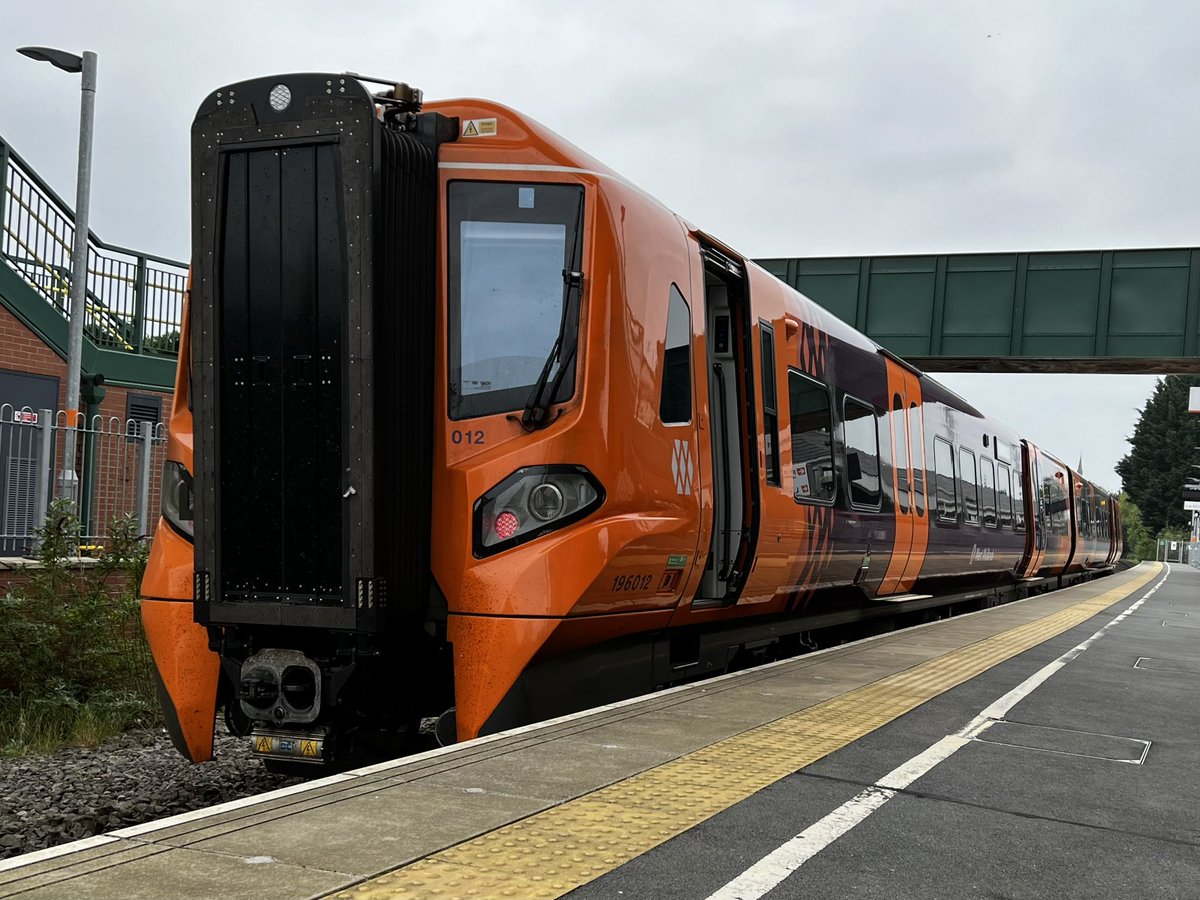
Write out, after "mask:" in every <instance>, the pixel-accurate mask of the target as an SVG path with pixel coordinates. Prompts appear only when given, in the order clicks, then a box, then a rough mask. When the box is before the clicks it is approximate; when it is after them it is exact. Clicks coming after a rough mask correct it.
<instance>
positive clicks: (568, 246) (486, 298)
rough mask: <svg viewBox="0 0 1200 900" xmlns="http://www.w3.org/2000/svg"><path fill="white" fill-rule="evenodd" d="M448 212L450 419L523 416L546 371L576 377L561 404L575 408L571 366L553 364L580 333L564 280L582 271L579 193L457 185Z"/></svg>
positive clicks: (565, 188)
mask: <svg viewBox="0 0 1200 900" xmlns="http://www.w3.org/2000/svg"><path fill="white" fill-rule="evenodd" d="M449 204H450V216H449V219H450V223H449V224H450V233H449V236H448V238H449V247H448V254H447V258H448V263H449V299H450V309H449V326H450V335H449V337H450V340H449V344H450V347H449V350H450V354H449V356H450V359H449V363H450V371H449V382H450V416H451V418H454V419H465V418H470V417H473V416H484V415H490V414H493V413H498V412H509V411H512V410H516V409H520V408H521V407H523V406H524V405H525V403H526V401H527V399H528V398H529V396H530V394H531V392H532V391H533V386H534V385H535V384H536V383H537V381H538V378H539V376H540V375H541V374H542V371H543V369H545V368H546V366H547V363H548V361H549V366H550V368H549V373H548V374H549V378H551V379H553V378H554V377H555V376H557V374H558V368H559V366H561V365H564V364H565V365H567V366H568V367H570V370H569V371H568V372H566V373H564V377H563V379H562V384H561V386H560V389H559V396H558V397H557V398H555V399H556V400H557V401H561V400H565V399H567V398H569V397H570V396H571V394H572V393H573V391H574V378H573V370H574V365H575V361H574V359H573V358H570V359H565V360H564V359H560V358H555V359H551V357H552V356H553V355H554V350H555V344H556V342H557V341H558V339H559V333H560V330H561V331H562V333H563V344H562V351H561V352H560V353H559V354H558V356H559V357H563V356H565V348H566V347H568V346H569V344H570V341H571V340H573V339H574V336H575V334H576V332H577V330H578V327H579V309H578V304H577V302H576V301H575V299H574V298H575V297H577V295H578V292H577V291H568V290H567V289H566V287H567V282H566V275H565V273H566V272H577V271H578V270H579V268H580V260H579V256H580V236H579V233H578V232H579V224H578V223H579V221H580V219H581V217H582V211H583V189H582V188H580V187H576V186H573V185H547V184H537V185H535V184H513V183H497V182H464V181H459V182H453V183H452V184H451V185H450V194H449ZM564 303H568V304H569V306H568V308H566V309H564Z"/></svg>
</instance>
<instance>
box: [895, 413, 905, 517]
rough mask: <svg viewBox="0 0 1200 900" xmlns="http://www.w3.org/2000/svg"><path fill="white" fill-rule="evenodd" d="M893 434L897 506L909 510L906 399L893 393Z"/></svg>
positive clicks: (901, 509) (903, 510)
mask: <svg viewBox="0 0 1200 900" xmlns="http://www.w3.org/2000/svg"><path fill="white" fill-rule="evenodd" d="M892 435H893V436H894V437H895V439H896V506H897V507H898V508H899V510H900V512H902V513H907V512H908V425H907V421H906V419H905V417H904V401H903V400H902V399H901V398H900V395H899V394H893V395H892Z"/></svg>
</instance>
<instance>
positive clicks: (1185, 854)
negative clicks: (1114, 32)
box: [0, 563, 1200, 900]
mask: <svg viewBox="0 0 1200 900" xmlns="http://www.w3.org/2000/svg"><path fill="white" fill-rule="evenodd" d="M1198 643H1200V571H1197V570H1195V569H1192V568H1189V567H1186V566H1180V565H1173V566H1166V565H1162V564H1159V563H1143V564H1142V565H1140V566H1137V567H1135V568H1133V569H1130V570H1128V571H1125V572H1122V573H1119V574H1116V575H1113V576H1109V577H1105V578H1099V579H1096V580H1094V581H1090V582H1087V583H1084V584H1080V585H1077V586H1075V587H1072V588H1067V589H1065V590H1061V591H1057V592H1054V593H1051V594H1045V595H1041V596H1037V597H1033V598H1030V599H1028V600H1023V601H1020V602H1018V603H1010V604H1006V605H1004V606H1000V607H996V608H993V609H988V610H984V611H981V612H977V613H972V614H970V615H965V616H959V617H955V618H952V619H948V620H943V621H939V622H934V623H931V624H929V625H924V626H920V627H917V628H911V629H907V630H904V631H900V632H891V633H888V634H885V635H880V636H878V637H874V638H870V639H867V640H863V641H859V642H856V643H853V644H846V645H842V646H839V647H836V648H832V649H829V650H825V651H821V652H817V653H812V654H807V655H805V656H801V657H797V658H794V659H790V660H784V661H781V662H778V663H772V664H770V665H767V666H763V667H760V668H757V669H752V670H748V671H744V672H739V673H736V674H732V675H727V676H723V677H721V678H717V679H713V680H710V681H706V682H703V683H698V684H694V685H689V686H686V687H682V688H675V689H671V690H667V691H663V692H660V693H657V694H652V695H649V696H646V697H642V698H637V699H634V700H631V701H626V702H623V703H619V704H613V705H610V706H606V707H601V708H599V709H595V710H590V711H588V712H585V713H580V714H577V715H573V716H568V717H564V718H562V719H556V720H553V721H550V722H545V723H540V724H537V725H533V726H529V727H526V728H522V729H517V730H514V731H510V732H505V733H503V734H500V735H494V736H490V737H487V738H482V739H479V740H476V741H471V742H467V743H464V744H460V745H457V746H454V747H448V748H442V749H439V750H435V751H431V752H429V753H424V754H420V755H418V756H412V757H407V758H403V759H399V760H394V761H391V762H387V763H382V764H379V765H376V766H370V767H367V768H363V769H359V770H356V771H353V772H348V773H344V774H341V775H335V776H330V777H328V778H323V779H320V780H318V781H314V782H309V783H307V784H303V785H296V786H294V787H290V788H285V789H282V790H279V791H275V792H272V793H270V794H264V795H260V796H258V797H253V798H248V799H246V800H241V801H236V802H233V803H227V804H223V805H221V806H218V807H213V808H211V809H207V810H202V811H197V812H194V813H188V814H185V815H181V816H176V817H174V818H171V819H165V820H162V821H159V822H152V823H147V824H145V825H140V826H136V827H132V828H125V829H122V830H120V831H115V832H112V833H110V834H107V835H102V836H99V837H94V838H89V839H86V840H83V841H79V842H76V843H74V844H68V845H64V846H62V847H57V848H52V849H50V850H46V851H40V852H37V853H32V854H28V855H26V856H24V857H17V858H15V859H12V860H8V861H6V862H4V863H0V896H19V897H22V898H27V900H47V898H118V897H119V898H160V897H219V898H223V900H236V898H243V897H244V898H247V900H262V898H265V897H269V898H272V900H290V898H306V897H330V896H332V897H337V898H359V900H366V898H385V897H386V898H434V897H486V898H499V897H517V898H550V897H559V896H563V895H567V894H569V895H570V896H571V897H572V898H587V900H592V898H610V897H611V898H616V897H631V896H653V897H656V898H675V897H678V898H721V900H733V898H740V900H751V898H758V897H770V898H772V900H775V898H782V897H796V896H801V895H804V896H818V897H819V896H845V897H880V898H883V897H887V898H895V897H922V898H932V897H962V896H1005V897H1008V896H1019V897H1043V896H1044V897H1061V896H1087V897H1121V898H1123V900H1124V898H1127V897H1129V896H1138V897H1148V896H1163V897H1195V896H1197V895H1198V894H1200V812H1198V810H1200V777H1197V776H1198V775H1200V747H1198V745H1197V741H1196V736H1197V734H1200V703H1198V702H1197V697H1196V694H1197V691H1196V688H1197V684H1198V682H1200V653H1198V652H1197V649H1198Z"/></svg>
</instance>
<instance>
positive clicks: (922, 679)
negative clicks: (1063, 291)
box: [337, 567, 1161, 900]
mask: <svg viewBox="0 0 1200 900" xmlns="http://www.w3.org/2000/svg"><path fill="white" fill-rule="evenodd" d="M1160 568H1161V567H1155V568H1150V569H1148V571H1147V572H1146V573H1145V574H1144V575H1142V576H1140V577H1138V578H1136V579H1134V580H1133V581H1131V582H1129V583H1128V584H1126V585H1124V586H1122V587H1120V588H1114V589H1113V590H1110V591H1106V592H1105V593H1103V594H1100V595H1099V596H1097V597H1094V598H1092V599H1091V600H1085V601H1083V602H1081V603H1077V604H1075V605H1074V606H1070V607H1067V608H1066V609H1063V610H1060V611H1059V612H1055V613H1051V614H1050V615H1048V616H1045V617H1044V618H1041V619H1037V620H1034V621H1032V622H1028V623H1026V624H1024V625H1019V626H1017V627H1015V628H1011V629H1009V630H1008V631H1004V632H1001V633H1000V634H997V635H994V636H993V637H990V638H985V639H983V640H980V641H978V642H976V643H974V644H971V645H969V646H967V647H963V648H961V649H959V650H954V651H952V652H950V653H947V654H945V655H944V656H940V657H937V658H936V659H932V660H930V661H928V662H925V663H919V664H918V665H916V666H913V667H912V668H910V669H907V670H905V671H903V672H898V673H896V674H895V675H889V676H887V677H885V678H882V679H880V680H879V681H876V682H874V683H873V684H869V685H865V686H863V687H860V688H855V689H854V690H851V691H848V692H846V693H845V694H842V695H840V696H838V697H834V698H832V699H830V700H826V701H824V702H821V703H818V704H816V705H814V706H811V707H809V708H808V709H804V710H801V711H799V712H797V713H793V714H791V715H788V716H784V717H783V718H781V719H777V720H776V721H774V722H769V723H767V724H765V725H762V726H759V727H758V728H753V729H751V730H750V731H747V732H744V733H742V734H738V735H734V736H733V737H729V738H726V739H724V740H721V741H717V742H716V743H714V744H711V745H709V746H707V747H704V748H702V749H700V750H696V751H695V752H693V753H689V754H686V755H685V756H681V757H680V758H679V759H676V760H673V761H671V762H668V763H664V764H663V765H660V766H656V767H655V768H653V769H648V770H646V771H645V772H641V773H640V774H637V775H633V776H632V777H630V778H626V779H625V780H624V781H619V782H617V783H616V784H612V785H609V786H608V787H605V788H601V789H600V790H597V791H593V792H592V793H590V794H587V795H585V796H583V797H580V798H578V799H576V800H571V801H568V802H566V803H563V804H561V805H559V806H556V807H553V808H551V809H548V810H545V811H544V812H541V813H537V814H536V815H533V816H530V817H529V818H527V819H522V820H520V821H518V822H514V823H512V824H510V825H506V826H504V827H502V828H498V829H496V830H495V831H491V832H488V833H487V834H484V835H480V836H479V837H477V838H474V839H473V840H470V841H466V842H464V843H462V844H458V845H456V846H454V847H450V848H448V849H446V850H443V851H441V852H439V853H435V854H433V855H431V856H428V857H426V858H425V859H422V860H418V861H417V862H415V863H412V864H410V865H408V866H405V867H403V868H401V869H397V870H395V871H394V872H389V873H388V874H386V875H380V876H378V877H376V878H372V879H370V880H368V881H366V882H364V883H362V884H360V885H358V886H356V887H353V888H350V889H349V890H346V891H343V892H342V893H339V894H338V895H337V897H338V898H339V900H355V898H357V900H376V898H380V900H382V898H388V900H419V898H428V897H434V898H450V897H462V898H474V897H487V898H494V897H515V898H522V900H542V898H553V897H560V896H562V895H563V894H566V893H567V892H569V891H572V890H574V889H575V888H577V887H580V886H581V885H584V884H587V883H588V882H589V881H592V880H594V879H596V878H599V877H600V876H601V875H604V874H606V873H608V872H611V871H612V870H613V869H615V868H617V867H618V866H620V865H622V864H624V863H626V862H629V860H631V859H634V858H635V857H638V856H640V855H641V854H643V853H645V852H646V851H647V850H650V849H652V848H654V847H656V846H658V845H659V844H661V843H663V842H664V841H666V840H669V839H670V838H672V837H674V836H675V835H677V834H680V833H682V832H684V831H687V830H688V829H690V828H693V827H695V826H696V825H698V824H700V823H701V822H703V821H704V820H705V819H708V818H710V817H711V816H714V815H716V814H717V813H719V812H721V811H723V810H725V809H728V808H729V807H730V806H733V805H734V804H735V803H738V802H740V801H742V800H745V799H746V798H747V797H749V796H750V795H752V794H754V793H755V792H756V791H759V790H761V789H762V788H764V787H767V786H768V785H770V784H773V783H774V782H776V781H779V780H780V779H781V778H784V777H786V776H788V775H791V774H792V773H794V772H796V771H798V770H800V769H802V768H804V767H805V766H808V765H811V764H812V763H814V762H816V761H817V760H819V759H821V758H822V757H824V756H827V755H828V754H830V753H832V752H833V751H835V750H839V749H841V748H842V747H844V746H846V745H847V744H850V743H852V742H854V741H855V740H858V739H859V738H861V737H863V736H864V735H867V734H870V733H871V732H872V731H874V730H875V729H877V728H879V727H880V726H882V725H886V724H887V723H888V722H890V721H892V720H893V719H896V718H898V717H899V716H902V715H904V714H905V713H906V712H910V711H911V710H913V709H915V708H916V707H918V706H920V705H921V704H922V703H925V702H927V701H929V700H931V699H933V698H934V697H936V696H938V695H939V694H942V693H944V692H945V691H948V690H950V689H951V688H953V687H956V686H957V685H959V684H962V683H963V682H964V681H967V680H968V679H970V678H973V677H975V676H976V675H978V674H980V673H981V672H984V671H986V670H987V669H990V668H991V667H993V666H995V665H996V664H998V663H1001V662H1003V661H1004V660H1007V659H1011V658H1012V657H1014V656H1016V655H1017V654H1019V653H1022V652H1024V651H1026V650H1028V649H1030V648H1032V647H1036V646H1037V645H1038V644H1040V643H1042V642H1043V641H1046V640H1048V639H1049V638H1052V637H1055V636H1056V635H1059V634H1062V633H1063V632H1064V631H1066V630H1067V629H1069V628H1072V627H1073V626H1075V625H1078V624H1079V623H1081V622H1084V621H1086V620H1087V619H1089V618H1091V617H1092V616H1094V615H1095V614H1096V613H1098V612H1100V611H1101V610H1103V609H1105V608H1106V607H1108V606H1111V605H1112V604H1113V603H1116V602H1117V601H1119V600H1122V599H1124V598H1125V597H1128V596H1129V595H1130V594H1132V593H1134V592H1135V591H1137V590H1138V588H1140V587H1142V586H1143V585H1145V584H1146V583H1147V582H1149V581H1150V580H1151V579H1152V578H1154V576H1155V575H1157V574H1158V572H1159V570H1160Z"/></svg>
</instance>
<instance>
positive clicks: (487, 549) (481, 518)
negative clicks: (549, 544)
mask: <svg viewBox="0 0 1200 900" xmlns="http://www.w3.org/2000/svg"><path fill="white" fill-rule="evenodd" d="M603 502H604V488H603V487H601V486H600V482H599V481H597V480H596V477H595V476H594V475H593V474H592V473H591V472H589V471H588V470H587V469H585V468H584V467H583V466H528V467H526V468H524V469H517V471H515V472H513V473H512V474H511V475H509V476H508V477H507V478H505V479H504V480H503V481H502V482H500V483H499V484H498V485H496V486H495V487H494V488H492V489H491V490H490V491H488V492H487V493H486V494H484V495H483V496H482V497H480V498H479V499H478V500H477V501H475V541H474V544H475V556H476V557H484V556H491V555H492V554H493V553H499V552H500V551H501V550H507V549H508V548H509V547H515V546H516V545H517V544H523V543H525V542H526V541H531V540H533V539H534V538H536V537H541V536H542V535H543V534H546V533H548V532H551V531H554V530H555V529H557V528H562V527H563V526H564V525H570V524H571V523H572V522H577V521H579V520H580V519H582V518H583V517H584V516H586V515H587V514H588V513H590V512H591V511H592V510H594V509H596V508H597V507H599V506H600V504H601V503H603Z"/></svg>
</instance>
